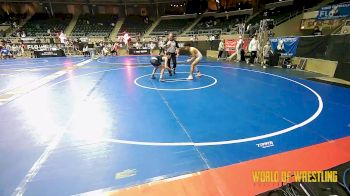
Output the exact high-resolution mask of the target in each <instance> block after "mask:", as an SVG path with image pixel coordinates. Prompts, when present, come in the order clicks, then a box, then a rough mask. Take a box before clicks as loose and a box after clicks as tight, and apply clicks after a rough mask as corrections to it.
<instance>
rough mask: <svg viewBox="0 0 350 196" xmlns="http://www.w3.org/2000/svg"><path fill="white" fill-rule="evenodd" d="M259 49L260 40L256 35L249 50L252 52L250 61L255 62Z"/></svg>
mask: <svg viewBox="0 0 350 196" xmlns="http://www.w3.org/2000/svg"><path fill="white" fill-rule="evenodd" d="M258 50H259V41H258V39H257V36H256V35H254V37H253V39H252V40H251V41H250V43H249V47H248V51H249V52H250V59H249V63H250V64H254V61H255V58H256V56H257V53H258Z"/></svg>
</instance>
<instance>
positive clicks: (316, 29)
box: [312, 26, 322, 35]
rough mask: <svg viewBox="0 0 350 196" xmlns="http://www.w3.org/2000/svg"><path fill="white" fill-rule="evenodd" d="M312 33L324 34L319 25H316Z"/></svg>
mask: <svg viewBox="0 0 350 196" xmlns="http://www.w3.org/2000/svg"><path fill="white" fill-rule="evenodd" d="M312 35H322V31H321V30H320V29H319V27H318V26H315V28H314V31H313V32H312Z"/></svg>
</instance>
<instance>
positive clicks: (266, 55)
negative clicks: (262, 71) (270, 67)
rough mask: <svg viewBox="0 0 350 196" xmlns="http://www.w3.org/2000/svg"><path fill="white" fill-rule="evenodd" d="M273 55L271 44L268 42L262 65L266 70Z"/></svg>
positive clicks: (264, 49) (264, 50)
mask: <svg viewBox="0 0 350 196" xmlns="http://www.w3.org/2000/svg"><path fill="white" fill-rule="evenodd" d="M271 55H272V48H271V43H270V42H269V41H267V43H266V45H265V46H264V48H263V56H264V61H263V62H262V65H263V67H264V68H266V65H267V62H268V61H269V58H270V56H271Z"/></svg>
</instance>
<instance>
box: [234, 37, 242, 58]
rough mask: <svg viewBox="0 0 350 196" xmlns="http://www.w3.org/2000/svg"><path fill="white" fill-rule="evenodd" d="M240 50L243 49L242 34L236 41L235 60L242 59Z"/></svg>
mask: <svg viewBox="0 0 350 196" xmlns="http://www.w3.org/2000/svg"><path fill="white" fill-rule="evenodd" d="M242 50H243V39H242V36H239V39H238V41H237V43H236V55H237V58H236V61H237V62H240V61H241V60H242V56H241V54H242Z"/></svg>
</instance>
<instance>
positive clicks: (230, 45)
mask: <svg viewBox="0 0 350 196" xmlns="http://www.w3.org/2000/svg"><path fill="white" fill-rule="evenodd" d="M237 41H238V40H225V50H226V51H227V52H228V53H229V54H232V53H234V52H235V51H236V44H237ZM249 41H250V39H248V38H247V39H244V41H243V49H244V50H247V47H248V44H249Z"/></svg>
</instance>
